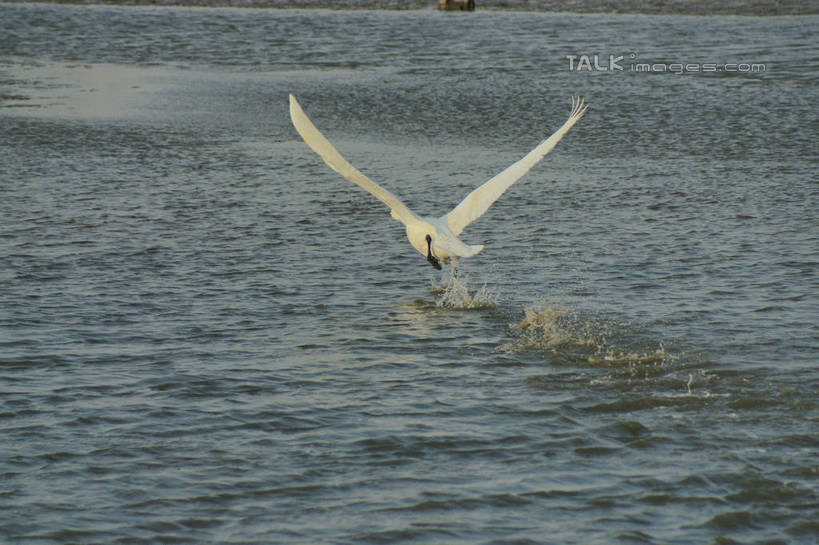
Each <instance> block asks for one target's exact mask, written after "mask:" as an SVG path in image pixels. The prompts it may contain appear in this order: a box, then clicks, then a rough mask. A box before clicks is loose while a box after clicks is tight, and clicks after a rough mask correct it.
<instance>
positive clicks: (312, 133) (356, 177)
mask: <svg viewBox="0 0 819 545" xmlns="http://www.w3.org/2000/svg"><path fill="white" fill-rule="evenodd" d="M290 119H292V120H293V126H294V127H296V130H297V131H298V132H299V134H300V135H301V137H302V138H303V139H304V141H305V142H306V143H307V145H308V146H310V147H311V148H312V149H313V151H315V152H316V153H318V154H319V156H321V158H322V159H324V162H325V163H327V164H328V165H329V166H330V168H332V169H333V170H335V171H336V172H338V173H339V174H341V175H342V176H344V177H345V178H347V179H348V180H350V181H351V182H353V183H354V184H356V185H358V186H360V187H361V188H362V189H365V190H367V191H369V192H370V193H372V194H373V195H374V196H375V197H376V198H378V200H380V201H381V202H383V203H384V204H386V205H387V206H389V207H390V209H391V211H392V212H391V215H392V217H394V218H395V219H397V220H398V221H400V222H402V223H404V224H405V225H406V224H407V223H408V222H410V221H413V220H414V219H416V216H415V214H413V213H412V211H411V210H410V209H409V208H407V207H406V206H405V205H404V203H402V202H401V200H400V199H399V198H398V197H396V196H395V195H393V194H392V193H390V192H389V191H387V190H386V189H384V188H383V187H381V186H380V185H378V184H377V183H375V182H374V181H372V180H371V179H369V178H368V177H367V176H365V175H364V174H362V173H361V172H360V171H359V170H358V169H356V168H355V167H354V166H353V165H351V164H350V163H348V162H347V160H346V159H345V158H344V157H342V156H341V154H340V153H339V152H338V150H337V149H336V148H334V147H333V145H332V144H331V143H330V141H329V140H327V138H325V137H324V135H323V134H321V132H319V130H318V129H317V128H316V126H315V125H313V122H312V121H310V118H309V117H307V114H306V113H304V110H302V109H301V105H299V103H298V101H297V100H296V97H294V96H293V95H290Z"/></svg>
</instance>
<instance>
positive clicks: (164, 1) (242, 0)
mask: <svg viewBox="0 0 819 545" xmlns="http://www.w3.org/2000/svg"><path fill="white" fill-rule="evenodd" d="M19 1H33V2H38V3H55V4H78V5H92V4H104V5H121V6H181V7H234V8H277V9H299V8H302V9H367V10H381V9H383V10H418V9H435V8H436V6H437V5H438V3H437V1H436V0H0V3H12V2H19ZM476 4H477V7H478V10H510V11H551V12H573V13H634V14H645V15H755V16H779V15H817V14H819V2H804V1H800V0H777V1H773V0H653V1H652V0H649V1H646V2H643V1H640V0H623V1H615V0H562V1H558V0H476Z"/></svg>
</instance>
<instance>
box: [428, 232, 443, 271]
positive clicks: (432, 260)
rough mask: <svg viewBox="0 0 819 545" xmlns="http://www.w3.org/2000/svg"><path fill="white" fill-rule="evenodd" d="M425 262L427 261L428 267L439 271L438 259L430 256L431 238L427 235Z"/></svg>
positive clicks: (439, 263)
mask: <svg viewBox="0 0 819 545" xmlns="http://www.w3.org/2000/svg"><path fill="white" fill-rule="evenodd" d="M427 261H429V263H430V265H432V266H433V267H435V268H436V269H438V270H439V271H440V270H441V262H440V261H438V258H437V257H435V256H434V255H432V237H431V236H429V235H427Z"/></svg>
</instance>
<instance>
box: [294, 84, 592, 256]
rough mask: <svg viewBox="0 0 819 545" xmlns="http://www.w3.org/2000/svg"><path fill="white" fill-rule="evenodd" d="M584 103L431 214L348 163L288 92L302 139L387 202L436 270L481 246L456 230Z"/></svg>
mask: <svg viewBox="0 0 819 545" xmlns="http://www.w3.org/2000/svg"><path fill="white" fill-rule="evenodd" d="M586 108H587V106H585V105H584V101H583V99H582V98H574V97H572V111H571V114H570V115H569V119H567V120H566V122H565V123H563V125H562V126H561V127H560V128H559V129H558V130H557V131H556V132H555V133H554V134H552V135H551V136H550V137H549V138H547V139H546V140H544V141H543V142H541V143H540V144H538V145H537V147H536V148H535V149H533V150H532V151H530V152H529V153H527V154H526V156H524V157H523V159H521V160H519V161H518V162H517V163H515V164H513V165H512V166H510V167H509V168H507V169H506V170H504V171H503V172H501V173H500V174H498V175H497V176H495V177H494V178H492V179H490V180H489V181H488V182H486V183H484V184H483V185H481V186H480V187H478V188H477V189H475V190H474V191H472V192H471V193H470V194H469V195H467V196H466V197H465V198H464V200H462V201H461V202H460V203H459V204H458V206H456V207H455V208H453V209H452V211H451V212H449V213H448V214H446V215H444V216H441V217H440V218H432V217H424V216H418V215H416V214H415V213H414V212H412V211H411V210H410V209H409V208H407V207H406V205H405V204H404V203H402V202H401V200H400V199H398V197H396V196H395V195H393V194H392V193H390V192H389V191H387V190H386V189H384V188H383V187H381V186H380V185H378V184H377V183H375V182H374V181H372V180H371V179H370V178H368V177H367V176H365V175H364V174H362V173H361V172H360V171H359V170H358V169H356V168H355V167H354V166H353V165H351V164H350V163H348V162H347V160H346V159H344V157H342V156H341V154H340V153H339V152H338V150H336V148H335V147H333V145H332V144H331V143H330V141H329V140H327V138H325V137H324V135H323V134H321V132H319V130H318V129H317V128H316V126H315V125H313V122H312V121H310V118H309V117H307V114H305V113H304V110H302V108H301V105H300V104H299V103H298V101H297V100H296V97H294V96H293V95H292V94H291V95H290V119H291V120H292V121H293V125H294V126H295V127H296V130H297V131H298V133H299V134H300V135H301V137H302V138H303V139H304V141H305V143H306V144H307V145H308V146H310V147H311V148H312V149H313V151H315V152H316V153H318V154H319V156H320V157H321V158H322V159H324V162H325V163H327V164H328V165H329V166H330V168H332V169H333V170H335V171H336V172H338V173H339V174H341V175H342V176H344V177H345V178H347V179H348V180H350V181H351V182H353V183H354V184H356V185H358V186H360V187H361V188H362V189H365V190H366V191H369V192H370V193H372V194H373V195H374V196H375V197H376V198H377V199H378V200H380V201H381V202H383V203H384V204H386V205H387V206H388V207H389V208H390V215H391V216H392V217H393V218H394V219H396V220H398V221H400V222H401V223H403V224H404V226H405V227H406V230H407V238H408V239H409V242H410V244H412V246H413V248H415V249H416V250H418V251H419V252H420V253H421V255H423V256H425V257H426V258H427V261H428V262H429V263H430V264H431V265H432V266H433V267H435V268H436V269H439V270H440V269H441V264H442V263H444V264H446V263H456V262H457V261H458V258H461V257H472V256H473V255H475V254H477V253H478V252H480V251H481V250H483V245H482V244H477V245H470V244H466V243H464V242H463V241H462V240H461V239H460V238H458V236H459V235H460V234H461V232H462V231H463V230H464V228H466V226H467V225H469V224H470V223H472V222H473V221H475V220H476V219H478V218H479V217H481V216H482V215H483V214H484V213H485V212H486V211H487V210H488V209H489V207H490V206H492V203H494V202H495V201H496V200H498V198H499V197H500V196H501V195H502V194H503V192H504V191H506V190H507V189H509V187H510V186H511V185H512V184H514V183H515V182H516V181H518V180H519V179H521V178H522V177H523V175H524V174H526V173H527V172H529V170H531V168H532V167H534V166H535V165H536V164H537V163H538V162H539V161H540V160H541V159H543V157H544V156H545V155H546V154H547V153H549V152H550V151H552V148H554V147H555V145H557V143H558V142H560V139H561V138H563V137H564V136H565V135H566V133H567V132H569V129H571V128H572V126H574V124H575V123H577V121H578V120H579V119H580V118H581V117H583V114H584V113H585V112H586Z"/></svg>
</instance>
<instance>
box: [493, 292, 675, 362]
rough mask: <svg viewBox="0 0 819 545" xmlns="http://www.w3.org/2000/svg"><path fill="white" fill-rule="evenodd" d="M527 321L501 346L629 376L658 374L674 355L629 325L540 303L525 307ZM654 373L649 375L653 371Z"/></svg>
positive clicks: (514, 329)
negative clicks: (513, 336)
mask: <svg viewBox="0 0 819 545" xmlns="http://www.w3.org/2000/svg"><path fill="white" fill-rule="evenodd" d="M524 315H525V316H524V318H523V319H522V320H521V321H520V322H518V323H516V324H513V325H512V326H511V330H512V332H513V334H515V335H516V338H515V339H514V340H512V341H511V342H509V343H506V344H505V345H503V346H502V347H501V350H502V351H506V352H509V353H515V352H523V351H542V352H545V353H548V354H549V355H550V356H551V359H552V360H554V361H555V362H556V363H563V364H567V365H581V366H593V367H606V368H613V369H619V370H625V371H627V372H628V373H630V374H634V373H636V372H637V371H638V370H639V372H640V373H646V374H655V373H660V372H662V371H661V370H662V369H663V368H664V367H666V366H667V364H669V363H670V362H671V360H672V356H671V355H670V354H669V353H668V352H666V350H665V348H664V347H663V344H662V343H661V342H657V341H653V340H645V339H641V338H639V336H638V334H637V332H636V331H635V330H633V328H630V327H629V325H628V324H624V323H620V322H617V321H614V320H605V319H595V318H584V317H582V316H580V315H578V314H576V313H573V312H571V311H568V310H565V309H559V308H554V307H552V306H550V305H549V304H547V303H546V302H545V301H541V302H539V303H536V304H534V305H532V306H529V307H526V308H524ZM652 368H653V369H654V370H655V371H654V372H650V370H651V369H652Z"/></svg>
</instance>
